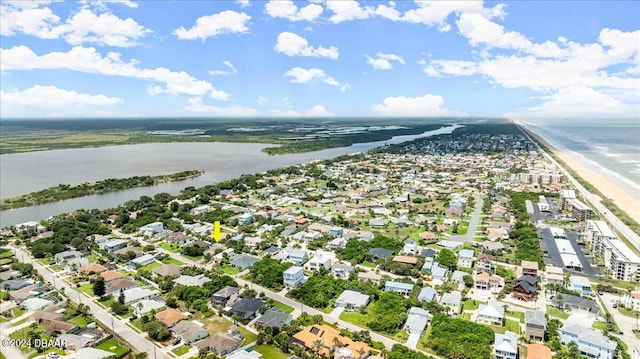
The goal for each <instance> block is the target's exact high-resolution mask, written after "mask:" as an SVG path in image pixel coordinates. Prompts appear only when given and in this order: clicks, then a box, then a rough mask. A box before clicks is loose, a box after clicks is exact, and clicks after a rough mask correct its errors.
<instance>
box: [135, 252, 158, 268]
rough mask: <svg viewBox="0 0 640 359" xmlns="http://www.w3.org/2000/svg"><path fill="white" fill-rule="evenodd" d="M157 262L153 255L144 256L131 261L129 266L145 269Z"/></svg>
mask: <svg viewBox="0 0 640 359" xmlns="http://www.w3.org/2000/svg"><path fill="white" fill-rule="evenodd" d="M155 261H156V257H155V256H154V255H153V254H144V255H141V256H140V257H138V258H134V259H132V260H130V261H129V264H131V265H133V266H136V267H143V266H146V265H147V264H151V263H153V262H155Z"/></svg>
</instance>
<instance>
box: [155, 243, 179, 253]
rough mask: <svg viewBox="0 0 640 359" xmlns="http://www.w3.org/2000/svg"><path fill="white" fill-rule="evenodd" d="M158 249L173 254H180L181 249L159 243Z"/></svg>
mask: <svg viewBox="0 0 640 359" xmlns="http://www.w3.org/2000/svg"><path fill="white" fill-rule="evenodd" d="M160 248H162V249H165V250H167V251H170V252H173V253H180V252H182V247H180V246H179V245H177V244H169V243H160Z"/></svg>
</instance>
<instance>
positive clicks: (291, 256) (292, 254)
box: [276, 246, 309, 265]
mask: <svg viewBox="0 0 640 359" xmlns="http://www.w3.org/2000/svg"><path fill="white" fill-rule="evenodd" d="M276 258H277V259H278V260H280V261H282V262H289V263H293V264H294V265H300V264H302V263H304V262H306V261H307V260H308V259H309V254H308V253H307V251H305V250H304V249H294V248H293V247H290V246H287V247H285V248H283V249H282V250H281V251H280V253H278V255H277V256H276Z"/></svg>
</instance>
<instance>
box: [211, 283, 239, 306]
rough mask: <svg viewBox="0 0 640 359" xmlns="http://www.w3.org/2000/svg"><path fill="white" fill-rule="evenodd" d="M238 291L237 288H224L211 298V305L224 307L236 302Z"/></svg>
mask: <svg viewBox="0 0 640 359" xmlns="http://www.w3.org/2000/svg"><path fill="white" fill-rule="evenodd" d="M239 295H240V289H238V288H237V287H231V286H226V287H224V288H222V289H220V290H219V291H217V292H215V293H213V296H211V304H213V305H219V306H222V307H226V306H228V305H231V304H233V303H235V302H236V300H238V296H239Z"/></svg>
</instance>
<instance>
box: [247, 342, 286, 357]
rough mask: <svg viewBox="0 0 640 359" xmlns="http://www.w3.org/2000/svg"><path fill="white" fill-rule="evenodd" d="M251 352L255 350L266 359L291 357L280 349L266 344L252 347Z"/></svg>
mask: <svg viewBox="0 0 640 359" xmlns="http://www.w3.org/2000/svg"><path fill="white" fill-rule="evenodd" d="M251 350H255V351H257V352H258V353H260V354H262V356H263V358H265V359H266V358H269V359H287V358H288V357H289V356H290V354H285V353H283V352H282V351H281V350H280V349H278V348H276V347H274V346H272V345H266V344H262V345H256V346H255V347H251Z"/></svg>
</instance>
